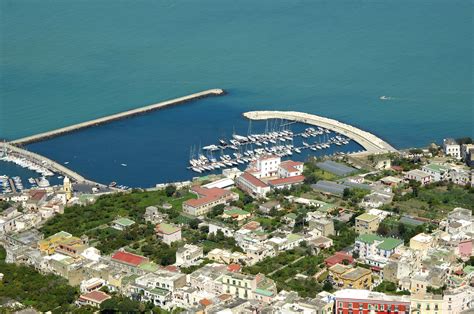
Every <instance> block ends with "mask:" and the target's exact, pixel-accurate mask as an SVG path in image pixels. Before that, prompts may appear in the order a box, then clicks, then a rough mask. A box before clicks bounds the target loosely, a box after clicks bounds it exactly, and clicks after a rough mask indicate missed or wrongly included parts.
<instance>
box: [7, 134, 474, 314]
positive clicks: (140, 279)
mask: <svg viewBox="0 0 474 314" xmlns="http://www.w3.org/2000/svg"><path fill="white" fill-rule="evenodd" d="M469 143H472V140H469V141H464V140H454V139H445V140H444V141H443V144H442V145H441V146H437V145H435V144H432V145H431V146H430V147H428V148H423V149H409V150H404V151H401V152H400V153H389V154H377V155H367V154H359V155H336V156H332V157H326V158H313V157H312V158H309V159H308V160H307V161H305V162H299V161H293V160H288V159H285V160H282V158H281V157H279V156H276V155H272V154H268V155H265V156H262V157H260V158H258V159H257V160H255V161H253V162H251V163H250V164H249V165H248V166H247V167H246V168H245V169H244V170H239V169H238V168H232V169H225V170H223V171H222V174H219V175H209V176H203V177H196V178H194V179H193V180H192V181H189V182H181V183H179V184H178V183H176V184H166V185H158V186H156V187H155V188H151V189H146V190H145V189H132V190H129V191H125V192H124V191H117V190H114V189H107V188H98V187H94V186H87V185H84V184H80V183H77V182H74V181H73V180H70V179H69V178H68V177H65V178H64V182H63V184H62V185H58V186H51V187H47V188H40V187H38V188H34V189H29V190H27V189H25V190H23V191H19V192H14V193H8V194H2V195H0V241H1V242H0V244H1V246H2V247H3V252H2V253H1V254H0V257H1V261H0V307H1V309H2V310H5V311H6V312H7V313H10V312H12V313H13V312H15V311H20V313H21V311H25V310H29V311H30V312H35V311H38V312H48V311H51V312H52V313H55V312H58V313H65V312H68V313H93V312H96V311H116V312H122V313H124V312H125V313H127V312H131V313H133V312H143V313H209V314H211V313H295V314H296V313H305V314H306V313H314V314H319V313H323V314H327V313H337V314H348V313H353V314H358V313H400V314H402V313H427V314H441V313H446V314H457V313H472V311H473V310H474V257H473V233H474V216H473V213H474V168H473V167H474V144H469ZM26 272H28V274H30V275H29V276H30V277H29V278H32V279H31V282H25V281H24V280H22V278H24V277H23V275H22V274H23V273H26ZM33 278H34V279H33ZM38 282H43V283H49V284H48V285H47V286H49V287H50V288H51V289H56V288H58V287H60V288H61V289H57V290H54V291H55V292H54V293H52V292H51V293H48V292H47V291H44V290H42V291H37V288H36V285H35V284H37V283H38ZM30 312H28V313H30Z"/></svg>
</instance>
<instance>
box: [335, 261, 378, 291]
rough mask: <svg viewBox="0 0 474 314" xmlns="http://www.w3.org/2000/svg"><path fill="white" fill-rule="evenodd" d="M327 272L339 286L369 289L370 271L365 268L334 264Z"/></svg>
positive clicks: (370, 281)
mask: <svg viewBox="0 0 474 314" xmlns="http://www.w3.org/2000/svg"><path fill="white" fill-rule="evenodd" d="M329 273H330V275H331V276H332V278H333V279H334V281H335V282H336V283H337V285H338V287H339V288H353V289H369V288H370V286H371V285H372V272H371V271H370V270H369V269H367V268H362V267H356V268H352V266H349V265H342V264H336V265H334V266H332V267H331V268H329Z"/></svg>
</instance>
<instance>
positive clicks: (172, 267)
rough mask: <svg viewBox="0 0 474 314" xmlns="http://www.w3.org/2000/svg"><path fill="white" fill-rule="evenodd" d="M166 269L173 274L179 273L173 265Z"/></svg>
mask: <svg viewBox="0 0 474 314" xmlns="http://www.w3.org/2000/svg"><path fill="white" fill-rule="evenodd" d="M165 269H166V270H167V271H172V272H173V273H177V272H178V267H176V266H173V265H168V266H166V267H165Z"/></svg>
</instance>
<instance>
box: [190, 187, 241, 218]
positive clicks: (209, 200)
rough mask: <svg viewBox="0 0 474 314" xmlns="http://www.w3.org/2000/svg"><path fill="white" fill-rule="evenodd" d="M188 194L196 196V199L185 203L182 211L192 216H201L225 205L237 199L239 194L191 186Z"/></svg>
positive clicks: (219, 189)
mask: <svg viewBox="0 0 474 314" xmlns="http://www.w3.org/2000/svg"><path fill="white" fill-rule="evenodd" d="M190 192H191V193H194V194H196V195H197V197H198V198H197V199H190V200H187V201H185V202H184V203H183V211H184V212H185V213H187V214H189V215H192V216H203V215H205V214H207V213H208V212H209V211H210V210H211V209H212V207H214V206H216V205H220V204H227V203H229V202H231V201H237V200H238V199H239V194H237V193H234V192H232V191H229V190H224V189H221V188H216V187H214V188H209V189H208V188H204V187H200V186H193V187H192V188H191V189H190Z"/></svg>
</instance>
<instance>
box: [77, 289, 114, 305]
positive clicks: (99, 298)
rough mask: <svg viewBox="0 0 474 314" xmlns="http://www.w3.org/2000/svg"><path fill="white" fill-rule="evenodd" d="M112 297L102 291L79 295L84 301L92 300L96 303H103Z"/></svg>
mask: <svg viewBox="0 0 474 314" xmlns="http://www.w3.org/2000/svg"><path fill="white" fill-rule="evenodd" d="M110 298H112V297H111V296H110V295H108V294H107V293H105V292H102V291H92V292H89V293H86V294H83V295H81V296H80V297H79V299H81V300H83V301H92V302H95V303H102V302H104V301H105V300H108V299H110Z"/></svg>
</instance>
